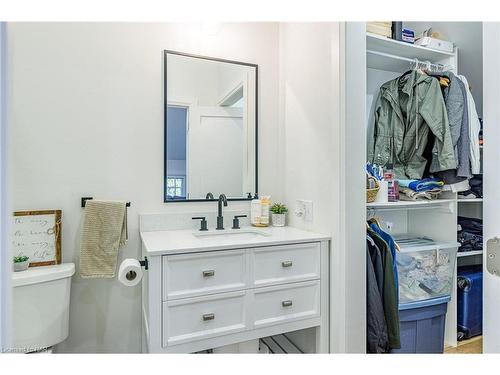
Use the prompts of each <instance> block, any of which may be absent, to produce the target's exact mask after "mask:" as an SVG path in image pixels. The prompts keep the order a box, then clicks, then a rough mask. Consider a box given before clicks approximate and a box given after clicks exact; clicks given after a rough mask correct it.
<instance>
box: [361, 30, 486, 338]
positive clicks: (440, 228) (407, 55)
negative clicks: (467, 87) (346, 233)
mask: <svg viewBox="0 0 500 375" xmlns="http://www.w3.org/2000/svg"><path fill="white" fill-rule="evenodd" d="M415 59H418V60H419V61H421V62H424V61H428V62H430V63H431V64H440V65H442V66H444V67H445V69H446V70H450V71H453V72H454V73H457V72H458V50H457V48H455V49H454V51H453V52H452V53H448V52H442V51H437V50H433V49H429V48H426V47H421V46H417V45H413V44H408V43H405V42H399V41H396V40H393V39H389V38H386V37H383V36H379V35H376V34H371V33H367V35H366V64H367V121H368V123H369V122H370V121H373V117H372V116H373V105H374V101H375V100H376V97H377V94H378V89H379V88H380V86H381V85H382V84H383V83H385V82H386V81H388V80H390V79H393V78H396V77H398V76H400V75H401V74H402V73H404V72H405V71H407V70H409V69H410V67H411V64H412V62H414V61H415ZM441 197H442V198H441V199H437V200H433V201H418V202H412V201H399V202H389V203H367V204H366V208H367V217H373V216H377V217H379V218H380V219H381V220H380V221H381V222H382V225H383V226H384V227H385V228H384V229H386V230H388V231H390V232H391V234H393V235H394V236H400V235H405V234H413V235H419V236H424V237H428V238H432V239H433V240H435V241H439V242H447V243H455V244H456V243H457V215H458V213H459V211H460V213H461V214H462V212H463V211H467V212H468V210H469V211H470V210H472V212H473V213H474V212H475V213H479V211H481V208H482V199H473V200H459V199H457V195H456V193H452V192H443V193H442V195H441ZM478 210H479V211H478ZM464 216H467V215H464ZM474 217H477V215H474ZM481 254H482V251H477V252H469V253H458V255H457V261H456V262H455V275H454V282H453V289H452V296H451V301H450V302H449V304H448V313H447V317H446V331H445V346H451V347H456V346H457V290H456V284H457V283H456V277H457V276H456V275H457V272H456V270H457V265H459V263H460V262H461V261H462V260H463V261H465V263H466V264H469V263H470V262H472V263H473V262H478V261H479V260H474V259H476V258H479V259H481V256H480V255H481Z"/></svg>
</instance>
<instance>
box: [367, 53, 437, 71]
mask: <svg viewBox="0 0 500 375" xmlns="http://www.w3.org/2000/svg"><path fill="white" fill-rule="evenodd" d="M366 53H370V54H372V55H377V56H382V57H387V58H391V59H395V60H401V61H407V62H409V63H415V59H414V58H413V59H411V58H409V57H403V56H398V55H392V54H390V53H385V52H380V51H373V50H366ZM417 60H418V61H419V62H420V63H426V62H427V60H420V59H417ZM431 67H436V68H437V67H442V69H446V66H445V65H443V64H438V63H433V62H431Z"/></svg>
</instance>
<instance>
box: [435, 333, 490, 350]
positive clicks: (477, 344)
mask: <svg viewBox="0 0 500 375" xmlns="http://www.w3.org/2000/svg"><path fill="white" fill-rule="evenodd" d="M444 352H445V354H481V353H482V352H483V337H482V336H477V337H473V338H471V339H469V340H464V341H460V342H459V343H458V346H457V347H456V348H451V347H448V348H445V349H444Z"/></svg>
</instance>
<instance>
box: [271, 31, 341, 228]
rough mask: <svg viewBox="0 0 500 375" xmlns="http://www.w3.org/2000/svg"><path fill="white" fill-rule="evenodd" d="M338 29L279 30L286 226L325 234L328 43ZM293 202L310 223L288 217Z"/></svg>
mask: <svg viewBox="0 0 500 375" xmlns="http://www.w3.org/2000/svg"><path fill="white" fill-rule="evenodd" d="M333 38H339V35H338V24H332V23H317V24H312V23H297V24H282V25H281V45H280V48H281V59H280V61H281V72H280V75H281V82H280V85H281V90H282V92H281V100H282V104H281V105H282V111H281V113H282V118H281V121H282V126H283V127H284V140H285V153H284V169H285V196H286V203H287V204H288V206H289V207H290V208H291V209H292V210H291V211H292V212H290V214H289V215H288V218H289V223H290V225H293V226H296V227H299V228H303V229H308V230H316V231H320V232H324V233H327V234H331V233H332V230H333V227H332V210H333V209H334V204H335V202H334V200H335V196H334V194H332V192H333V190H334V174H335V170H336V168H337V165H336V164H335V160H336V159H337V158H336V152H337V150H336V148H335V144H336V134H337V133H336V131H337V128H338V123H336V121H337V120H338V119H337V118H336V117H335V116H336V115H337V113H335V111H334V106H335V104H334V103H335V101H336V100H337V101H338V96H337V97H336V96H335V94H336V93H334V91H333V90H334V87H333V85H334V76H335V74H337V75H338V69H339V67H338V63H336V62H335V61H334V60H333V58H332V57H333V56H332V39H333ZM297 199H306V200H311V201H313V221H311V222H306V221H304V220H303V219H302V218H298V217H296V216H295V215H294V214H293V210H294V208H295V203H296V200H297Z"/></svg>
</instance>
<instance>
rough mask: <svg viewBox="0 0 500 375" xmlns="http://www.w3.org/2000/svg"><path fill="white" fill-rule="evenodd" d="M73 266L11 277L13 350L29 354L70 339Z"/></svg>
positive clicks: (66, 264)
mask: <svg viewBox="0 0 500 375" xmlns="http://www.w3.org/2000/svg"><path fill="white" fill-rule="evenodd" d="M74 273H75V265H74V264H73V263H64V264H58V265H54V266H43V267H33V268H28V269H27V270H26V271H21V272H13V273H12V287H13V289H12V290H13V292H12V300H13V310H12V321H13V329H12V349H13V350H14V351H16V352H21V353H30V352H37V351H40V350H43V349H46V348H50V347H52V346H53V345H56V344H58V343H60V342H62V341H64V340H65V339H66V338H67V337H68V325H69V301H70V291H71V276H73V274H74Z"/></svg>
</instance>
